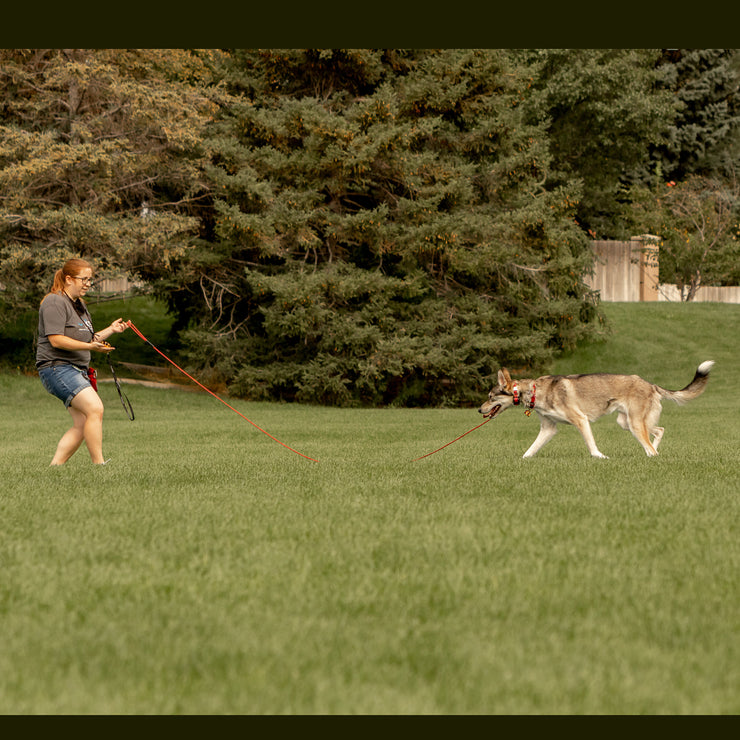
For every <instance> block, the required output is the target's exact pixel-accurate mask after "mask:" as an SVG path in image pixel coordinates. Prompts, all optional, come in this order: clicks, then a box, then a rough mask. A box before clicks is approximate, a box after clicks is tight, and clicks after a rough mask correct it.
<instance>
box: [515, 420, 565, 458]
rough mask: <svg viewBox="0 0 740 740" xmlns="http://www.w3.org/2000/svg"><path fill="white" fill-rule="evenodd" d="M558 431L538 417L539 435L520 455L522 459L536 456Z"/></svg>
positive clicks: (552, 423) (550, 423) (553, 424)
mask: <svg viewBox="0 0 740 740" xmlns="http://www.w3.org/2000/svg"><path fill="white" fill-rule="evenodd" d="M557 431H558V425H557V424H556V423H555V422H554V421H552V420H550V419H548V418H546V417H544V416H540V433H539V434H538V435H537V439H535V441H534V442H532V446H531V447H530V448H529V449H528V450H527V451H526V452H525V453H524V455H522V457H532V456H533V455H536V454H537V453H538V452H539V451H540V450H541V449H542V448H543V447H544V446H545V445H546V444H547V443H548V442H549V441H550V440H551V439H552V438H553V437H554V436H555V433H556V432H557Z"/></svg>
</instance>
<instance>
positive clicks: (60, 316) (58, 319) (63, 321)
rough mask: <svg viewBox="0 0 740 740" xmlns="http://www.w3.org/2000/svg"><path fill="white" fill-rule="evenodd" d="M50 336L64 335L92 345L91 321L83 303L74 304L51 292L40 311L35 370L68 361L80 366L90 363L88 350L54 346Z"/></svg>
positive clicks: (59, 294) (66, 298) (60, 294)
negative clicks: (56, 362) (53, 363)
mask: <svg viewBox="0 0 740 740" xmlns="http://www.w3.org/2000/svg"><path fill="white" fill-rule="evenodd" d="M50 334H64V336H66V337H71V338H72V339H77V340H79V341H80V342H89V341H91V340H92V338H93V334H94V330H93V325H92V319H91V318H90V313H89V311H88V310H87V307H86V306H85V304H84V303H83V302H82V301H81V300H79V299H78V300H77V301H75V302H73V301H72V299H71V298H69V296H66V295H64V294H62V293H49V295H47V296H46V297H45V298H44V300H43V301H41V307H40V308H39V339H38V344H37V346H36V368H37V369H40V368H42V367H47V366H48V365H51V363H52V362H54V360H56V361H58V362H68V363H69V364H71V365H77V366H78V367H84V368H86V367H88V366H89V364H90V352H89V350H68V349H57V348H56V347H52V345H51V342H50V341H49V335H50Z"/></svg>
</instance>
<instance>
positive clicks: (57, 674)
mask: <svg viewBox="0 0 740 740" xmlns="http://www.w3.org/2000/svg"><path fill="white" fill-rule="evenodd" d="M605 310H606V313H607V316H608V317H609V319H610V322H611V325H612V327H613V332H612V334H611V336H610V338H609V340H608V341H607V342H605V343H603V344H600V345H595V346H591V347H588V348H583V349H580V350H578V351H577V352H575V353H573V354H572V355H571V356H569V357H565V358H562V359H560V360H559V361H558V362H557V363H556V365H555V366H554V367H553V370H554V371H556V372H588V371H595V370H604V371H614V372H636V373H638V374H641V375H643V376H644V377H646V378H647V379H649V380H651V381H654V382H657V383H659V384H661V385H664V386H667V387H669V388H680V387H683V386H684V385H686V384H687V383H688V382H689V381H690V380H691V378H692V376H693V373H694V370H695V368H696V366H697V365H698V364H699V363H700V362H701V361H703V360H707V359H712V360H715V361H716V363H717V364H716V366H715V368H714V370H713V373H712V376H711V379H710V383H709V386H708V389H707V391H706V392H705V394H704V395H703V396H702V397H700V398H699V399H697V400H695V401H693V402H692V403H690V404H689V405H687V406H685V407H682V408H679V407H677V406H675V405H674V404H671V403H669V402H665V403H664V411H663V416H662V417H661V418H662V424H663V426H665V429H666V432H665V436H664V438H663V442H662V443H661V448H660V452H661V454H660V456H659V457H657V458H655V459H648V458H647V457H646V456H645V454H644V452H643V451H642V449H641V448H640V446H639V445H638V443H637V442H636V441H635V440H634V438H632V436H631V435H630V434H628V433H627V432H624V431H622V430H621V429H619V427H617V425H616V422H615V418H614V416H611V417H607V419H604V420H601V421H599V422H597V423H596V424H594V434H595V436H596V439H597V443H598V444H599V447H600V449H601V450H602V451H603V452H604V453H605V454H607V455H609V456H610V459H609V460H595V459H592V458H590V457H589V456H588V453H587V450H586V448H585V445H584V444H583V441H582V440H581V438H580V436H579V435H578V433H577V432H576V431H575V430H574V429H564V430H563V431H561V432H560V434H558V436H557V437H556V438H555V439H554V440H553V441H552V442H551V443H550V444H549V445H548V446H547V447H545V448H544V450H542V452H541V453H540V454H539V455H538V456H537V457H536V458H534V459H532V460H522V459H521V455H522V453H523V452H524V450H525V449H526V448H527V447H528V446H529V444H530V443H531V442H532V440H533V439H534V437H535V436H536V433H537V428H538V424H537V422H536V420H535V417H534V415H533V416H532V418H530V419H527V418H526V417H525V416H524V415H523V414H522V413H520V412H518V411H509V412H507V413H506V414H504V415H503V416H501V417H499V418H498V419H496V420H495V421H493V422H491V423H489V424H487V425H486V426H484V427H482V428H480V429H478V430H476V431H475V432H473V433H471V434H470V435H468V436H466V437H464V438H463V439H461V440H460V441H458V442H456V443H455V444H454V445H451V446H449V447H447V448H446V449H444V450H442V451H441V452H439V453H437V454H435V455H432V456H431V457H428V458H426V459H424V460H420V461H418V462H412V460H413V459H414V458H416V457H418V456H420V455H422V454H425V453H427V452H430V451H432V450H434V449H436V448H438V447H440V446H441V445H443V444H445V443H447V442H449V441H450V440H452V439H453V438H455V437H457V436H458V435H460V434H462V433H463V432H465V431H467V430H468V429H470V428H472V427H473V426H475V425H476V424H478V423H479V422H480V417H479V415H478V414H477V413H476V411H475V409H444V410H436V409H424V410H403V409H394V410H340V409H331V408H317V407H311V406H298V405H289V404H254V403H244V402H239V401H234V402H233V403H234V405H235V406H236V408H238V409H239V410H240V411H241V412H242V413H244V414H245V415H246V416H247V417H249V418H250V419H251V420H252V421H254V422H255V423H256V424H259V425H260V426H261V427H262V428H264V429H266V430H267V431H269V432H270V433H271V434H273V435H275V436H276V437H278V438H279V439H281V440H283V441H284V442H286V443H287V444H289V445H291V446H292V447H294V448H296V449H297V450H299V451H301V452H303V453H305V454H307V455H310V456H311V457H315V458H317V459H318V461H319V462H318V463H314V462H310V461H307V460H305V459H303V458H301V457H299V456H297V455H294V454H293V453H291V452H290V451H288V450H286V449H284V448H283V447H281V446H279V445H277V444H276V443H275V442H273V441H272V440H270V439H269V438H267V437H266V436H264V435H262V434H260V433H259V432H258V431H257V430H255V429H254V428H253V427H252V426H251V425H249V424H248V423H246V422H245V421H244V420H242V419H240V418H239V417H238V416H236V415H235V414H233V413H232V412H231V411H229V410H228V409H227V408H225V407H224V406H222V405H221V404H219V403H218V402H217V401H216V400H215V399H213V398H212V397H211V396H209V395H207V394H204V393H184V392H180V391H172V390H167V391H166V390H160V389H153V388H146V387H141V386H127V387H126V390H127V393H128V395H129V397H130V399H131V401H132V403H133V405H134V408H135V410H136V420H135V421H133V422H130V421H129V420H128V419H127V418H126V416H125V415H124V413H123V410H122V409H121V407H120V404H119V401H118V397H117V396H116V393H115V389H114V387H113V386H112V385H110V384H106V385H102V386H101V395H102V397H103V400H104V402H105V403H106V408H107V411H106V421H105V434H106V438H105V452H106V456H109V457H112V462H111V463H110V464H109V465H107V466H106V467H104V468H96V469H93V467H92V466H91V465H90V462H89V457H88V456H87V453H86V451H85V450H84V449H83V450H80V452H79V453H78V454H77V455H76V456H75V457H74V458H73V459H72V461H71V462H70V463H69V464H68V465H67V466H65V467H64V468H60V469H56V468H55V469H52V468H49V467H48V462H49V460H50V459H51V455H52V453H53V449H54V446H55V445H56V442H57V439H58V438H59V436H61V434H62V432H63V431H64V429H65V428H66V425H67V420H66V414H65V413H64V411H63V409H62V407H61V404H59V403H58V402H57V401H55V400H54V399H52V398H51V397H50V396H48V395H47V394H46V393H45V391H44V390H43V389H42V388H41V385H40V383H39V382H38V380H37V379H36V378H29V377H25V376H22V375H17V374H15V375H14V374H10V373H6V374H4V375H0V399H2V400H1V401H0V409H1V412H2V413H0V437H1V438H2V446H1V447H0V485H1V486H2V495H1V496H0V520H1V521H2V528H3V537H2V540H1V541H0V565H1V567H2V579H0V634H2V640H1V641H0V712H2V713H4V714H48V713H52V714H68V713H75V714H113V713H118V714H174V713H178V714H206V713H210V714H736V713H737V712H738V711H740V692H739V691H738V689H739V687H740V577H739V574H740V568H739V566H740V547H739V537H738V535H739V532H738V512H739V509H740V507H739V506H738V490H739V488H740V486H739V485H738V483H739V482H740V457H739V455H738V452H739V450H740V402H739V401H738V399H739V398H740V378H739V376H738V372H737V368H738V367H739V366H740V363H739V361H740V347H739V342H740V332H739V331H738V329H739V328H740V321H739V319H740V307H738V306H728V305H717V304H696V305H674V304H652V305H650V304H633V305H624V304H607V305H606V306H605ZM127 318H128V317H127ZM130 318H133V319H134V321H135V322H136V324H137V326H139V328H140V329H142V330H143V331H145V333H146V325H144V324H143V321H140V320H139V318H138V317H137V316H130ZM119 359H121V360H125V359H126V358H125V357H123V356H120V357H119ZM152 362H156V358H154V357H152ZM487 390H488V389H481V395H482V398H483V397H484V396H485V394H486V392H487Z"/></svg>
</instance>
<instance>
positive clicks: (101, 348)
mask: <svg viewBox="0 0 740 740" xmlns="http://www.w3.org/2000/svg"><path fill="white" fill-rule="evenodd" d="M90 349H92V350H94V351H95V352H102V353H103V354H108V353H109V352H112V351H113V350H114V349H115V347H114V346H113V345H110V344H108V342H98V341H95V340H93V341H92V342H90Z"/></svg>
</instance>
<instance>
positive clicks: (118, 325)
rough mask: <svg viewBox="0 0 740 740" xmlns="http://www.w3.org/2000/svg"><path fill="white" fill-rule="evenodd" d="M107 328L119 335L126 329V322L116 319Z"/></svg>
mask: <svg viewBox="0 0 740 740" xmlns="http://www.w3.org/2000/svg"><path fill="white" fill-rule="evenodd" d="M109 328H110V330H111V331H113V332H115V333H116V334H120V333H121V332H123V331H126V329H128V321H124V320H123V319H116V320H115V321H114V322H113V323H112V324H111V325H110V327H109Z"/></svg>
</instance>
